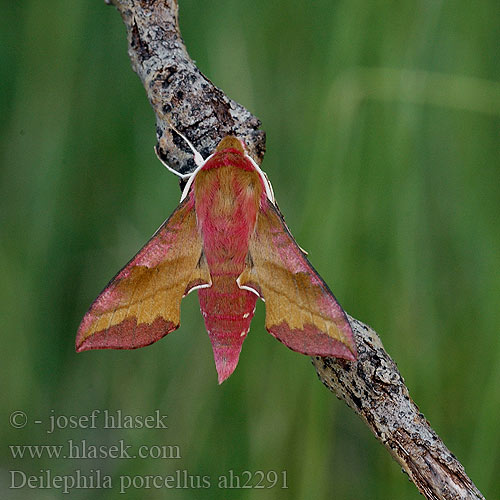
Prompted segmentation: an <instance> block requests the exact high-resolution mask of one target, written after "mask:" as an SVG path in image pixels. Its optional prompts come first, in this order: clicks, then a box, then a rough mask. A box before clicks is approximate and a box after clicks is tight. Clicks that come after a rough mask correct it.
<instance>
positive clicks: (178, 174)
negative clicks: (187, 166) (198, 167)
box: [154, 145, 192, 180]
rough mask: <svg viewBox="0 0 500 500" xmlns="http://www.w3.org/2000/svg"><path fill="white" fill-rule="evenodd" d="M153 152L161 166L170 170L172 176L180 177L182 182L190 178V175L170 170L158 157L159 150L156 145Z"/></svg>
mask: <svg viewBox="0 0 500 500" xmlns="http://www.w3.org/2000/svg"><path fill="white" fill-rule="evenodd" d="M154 150H155V153H156V157H157V158H158V159H159V160H160V162H161V164H162V165H163V166H164V167H165V168H166V169H167V170H170V172H172V173H173V174H175V175H177V176H178V177H180V178H181V179H182V180H186V179H189V177H191V175H192V174H181V173H180V172H178V171H177V170H175V169H174V168H172V167H171V166H170V165H169V164H168V163H167V162H166V161H165V160H164V159H163V158H162V157H161V156H160V150H159V148H158V145H156V146H155V147H154Z"/></svg>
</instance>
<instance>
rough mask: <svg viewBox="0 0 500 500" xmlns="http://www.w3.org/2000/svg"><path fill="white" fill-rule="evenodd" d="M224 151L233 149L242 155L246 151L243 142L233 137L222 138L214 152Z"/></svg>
mask: <svg viewBox="0 0 500 500" xmlns="http://www.w3.org/2000/svg"><path fill="white" fill-rule="evenodd" d="M226 149H235V150H236V151H239V152H240V153H243V154H245V153H246V151H247V147H246V144H245V142H244V141H243V140H242V139H238V138H237V137H235V136H234V135H226V137H224V139H222V140H221V141H220V142H219V144H218V145H217V147H216V148H215V152H216V153H219V152H220V151H224V150H226Z"/></svg>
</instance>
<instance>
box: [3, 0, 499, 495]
mask: <svg viewBox="0 0 500 500" xmlns="http://www.w3.org/2000/svg"><path fill="white" fill-rule="evenodd" d="M179 3H180V18H181V27H182V32H183V37H184V39H185V41H186V44H187V47H188V50H189V51H190V53H191V55H192V57H193V58H194V59H195V60H196V61H197V63H198V65H199V67H200V69H201V70H202V71H203V72H204V73H205V74H206V75H207V76H208V77H209V78H210V79H211V80H212V81H213V82H214V83H215V84H216V85H217V86H219V87H220V88H221V89H223V90H224V91H225V92H226V93H227V94H228V95H230V96H231V97H232V98H234V99H235V100H237V101H239V102H241V103H242V104H243V105H245V106H246V107H247V108H248V109H250V110H251V111H252V112H253V113H254V114H255V115H257V116H258V117H259V118H260V119H261V120H262V122H263V128H264V130H266V132H267V137H268V139H267V151H268V152H267V154H266V157H265V160H264V163H263V168H264V169H265V170H266V171H267V173H268V175H269V177H270V178H271V181H272V182H273V185H274V190H275V192H276V197H277V200H278V202H279V204H280V207H281V209H282V211H283V213H284V214H285V216H286V219H287V222H288V225H289V226H290V228H291V230H292V232H293V234H294V235H295V237H296V238H297V240H298V242H299V244H300V245H301V246H303V247H304V248H306V249H307V250H308V251H309V256H310V259H311V261H312V262H313V264H314V265H315V267H316V268H317V269H318V271H319V272H320V273H321V274H322V276H323V277H324V279H325V280H326V282H327V283H328V284H329V285H330V287H331V288H332V290H333V291H334V293H335V295H336V296H337V298H338V299H339V301H340V302H341V304H342V305H343V307H344V308H345V310H346V311H348V312H349V313H350V314H352V315H353V316H355V317H356V318H358V319H360V320H362V321H364V322H366V323H368V324H370V325H371V326H373V327H374V328H375V329H376V330H377V332H378V333H379V334H380V336H381V338H382V340H383V342H384V344H385V347H386V349H387V350H388V352H389V353H390V354H391V355H392V356H393V358H394V359H395V361H396V362H397V363H398V366H399V368H400V370H401V372H402V374H403V376H404V377H405V380H406V382H407V385H408V387H409V388H410V391H411V394H412V396H413V397H414V399H415V401H416V402H417V404H418V405H419V407H420V409H421V411H422V412H423V413H424V414H425V415H426V417H427V418H428V419H429V420H430V422H431V424H432V425H433V427H434V429H435V430H436V431H437V432H438V434H439V435H440V436H441V437H442V438H443V440H444V442H445V443H446V444H447V446H448V447H449V448H450V449H451V451H452V452H453V453H454V454H455V455H456V456H457V457H458V459H459V460H460V461H461V462H462V463H463V464H464V466H465V468H466V470H467V472H468V473H469V475H470V477H471V478H472V480H473V481H474V482H475V483H476V485H477V486H478V488H479V489H480V490H481V491H482V493H483V494H485V496H486V497H488V496H489V497H490V498H493V497H495V495H498V492H499V491H500V480H499V477H500V476H499V474H498V470H499V468H500V452H499V448H500V427H499V426H498V418H499V414H500V388H499V381H500V338H499V335H498V324H499V322H500V307H499V302H500V272H499V268H500V230H499V222H498V217H499V213H500V175H499V173H500V172H499V170H500V166H499V140H498V139H499V129H500V128H499V115H500V85H499V83H498V82H499V72H500V66H499V62H498V61H499V59H498V56H499V49H498V48H499V43H500V33H499V26H500V10H499V8H500V4H499V3H498V1H497V0H482V1H479V2H470V1H466V0H457V1H454V2H442V1H416V0H415V1H409V0H406V1H398V2H396V1H390V2H382V1H367V0H364V1H357V0H349V1H331V0H320V1H315V2H289V1H287V2H285V1H283V0H279V1H273V2H270V1H268V0H254V1H253V2H234V1H231V0H225V1H213V2H196V1H194V0H180V2H179ZM0 26H1V30H0V32H1V39H2V42H1V44H0V61H1V65H0V72H1V73H0V81H1V87H2V92H1V93H0V103H1V120H0V158H1V185H0V203H1V206H0V214H1V215H0V217H1V222H2V224H1V239H0V269H1V271H0V272H1V280H0V294H1V304H2V306H1V308H2V346H3V348H2V351H3V352H2V363H1V365H2V371H3V376H2V388H1V394H2V408H1V413H2V414H1V422H2V423H1V426H0V433H1V443H2V463H1V468H2V478H1V487H2V495H1V496H2V498H26V499H29V498H37V499H50V498H60V497H61V495H62V493H61V491H60V490H57V489H32V488H31V489H30V488H28V487H27V486H26V487H24V488H19V489H15V490H12V489H9V485H10V481H11V476H10V474H9V473H8V471H9V470H21V471H23V472H24V473H25V474H26V475H29V474H35V475H40V474H42V473H41V472H40V471H41V470H42V471H45V470H51V471H52V474H53V475H57V474H59V475H67V474H74V471H75V470H76V469H80V470H81V471H82V473H86V474H91V473H90V472H89V471H90V470H91V469H92V470H94V471H96V470H97V469H99V470H101V472H102V474H109V475H111V476H112V477H113V486H114V487H113V489H111V490H109V489H105V488H103V489H97V488H94V489H76V490H73V491H72V496H74V498H117V497H120V498H122V497H123V495H120V494H119V483H118V477H119V476H120V475H121V476H130V477H134V476H145V475H147V474H160V475H167V474H173V473H174V471H176V470H181V471H183V470H186V471H188V473H189V474H190V475H193V476H195V475H199V476H203V475H208V476H210V477H211V481H212V485H213V486H212V488H209V489H202V490H196V489H189V488H186V489H172V490H168V489H165V488H163V489H154V488H152V489H146V488H145V487H142V488H141V487H140V478H139V479H137V480H136V483H135V484H136V485H137V487H134V486H131V487H130V488H129V489H128V492H127V498H134V499H135V498H153V499H155V498H167V497H168V498H176V499H177V498H179V499H191V498H214V499H215V498H244V499H254V498H258V499H270V498H283V499H285V498H287V499H288V498H290V499H292V498H293V499H305V498H317V499H326V498H338V499H343V498H346V499H360V500H362V499H370V500H371V499H386V498H404V499H417V498H421V497H420V496H419V494H418V493H417V490H416V489H415V487H414V486H413V485H412V484H411V483H410V482H409V481H408V479H407V478H406V477H405V476H404V475H403V474H402V473H401V470H400V468H399V467H398V466H397V464H396V463H395V462H394V461H393V460H392V459H391V457H390V456H389V454H388V453H387V452H386V450H385V449H384V448H383V447H382V446H381V445H380V444H379V443H378V442H377V441H376V439H375V438H374V437H373V436H372V435H371V434H370V432H369V431H368V429H367V428H366V427H365V426H364V425H363V424H362V423H361V421H360V420H359V418H358V417H356V416H355V415H354V414H353V413H352V412H351V411H350V410H349V409H348V408H347V407H346V406H345V405H344V404H343V403H341V402H339V401H338V400H337V399H336V398H335V397H334V396H333V395H332V394H330V393H329V392H328V391H327V390H326V389H325V388H324V387H323V386H322V385H321V383H320V382H319V381H318V380H317V377H316V374H315V371H314V369H313V367H312V366H311V363H310V360H309V358H307V357H305V356H302V355H299V354H296V353H294V352H291V351H289V350H288V349H286V348H285V347H284V346H283V345H281V344H280V343H279V342H276V341H275V340H274V339H273V338H272V337H271V336H270V335H268V334H267V333H266V332H265V330H264V326H263V325H264V307H263V306H262V305H261V306H259V307H258V310H257V314H256V317H255V319H254V321H253V325H252V330H251V334H250V335H249V337H248V339H247V340H246V342H245V344H244V347H243V351H242V355H241V359H240V363H239V366H238V368H237V369H236V371H235V373H234V374H233V375H232V377H231V378H230V379H229V380H228V381H226V382H225V383H224V384H223V385H222V386H220V387H219V386H218V385H217V378H216V372H215V366H214V362H213V358H212V352H211V348H210V343H209V340H208V336H207V334H206V332H205V331H204V327H203V322H202V318H201V315H200V314H199V310H198V302H197V297H196V295H195V294H192V295H190V296H189V297H188V298H187V299H186V300H184V302H183V306H182V326H181V328H180V330H179V331H177V332H175V333H173V334H171V335H169V336H168V337H167V338H166V339H164V340H162V341H161V342H159V343H157V344H154V345H153V346H151V347H148V348H145V349H140V350H137V351H128V352H120V351H94V352H86V353H82V354H78V355H77V354H76V353H75V351H74V337H75V332H76V329H77V327H78V324H79V321H80V319H81V317H82V315H83V314H84V312H85V311H86V309H87V307H88V306H89V304H90V303H91V301H92V300H93V299H94V298H95V296H96V295H97V294H98V293H99V292H100V291H101V289H102V288H103V286H104V285H105V284H106V283H107V281H108V280H109V279H110V278H111V277H112V276H113V275H114V273H115V272H116V271H117V270H118V269H119V268H121V267H122V265H124V264H125V263H126V262H127V260H128V259H129V258H130V257H131V256H132V255H133V254H134V253H135V252H136V251H137V250H138V249H139V248H140V247H141V246H142V245H143V244H144V243H145V242H146V240H147V239H148V238H149V236H150V235H151V234H152V233H153V232H154V231H155V229H156V228H157V227H158V226H159V225H160V223H161V222H162V221H163V219H165V218H166V217H167V216H168V215H169V214H170V213H171V211H172V210H173V209H174V207H175V206H176V205H177V203H178V199H179V195H180V192H179V189H178V182H177V179H176V178H175V177H174V176H173V175H171V174H170V173H168V172H167V171H166V170H165V169H164V168H163V167H162V166H161V165H160V163H159V162H158V161H157V159H156V158H155V156H154V153H153V145H154V144H155V120H154V115H153V112H152V110H151V108H150V106H149V104H148V101H147V99H146V96H145V92H144V90H143V88H142V85H141V83H140V81H139V79H138V78H137V77H136V75H135V74H134V73H133V72H132V71H131V68H130V63H129V60H128V56H127V45H126V38H125V28H124V26H123V24H122V22H121V19H120V16H119V14H118V13H117V12H116V10H115V9H114V8H113V7H108V6H106V5H105V4H104V2H103V1H100V0H96V1H92V2H90V1H88V0H72V1H71V2H68V1H67V0H66V1H64V0H50V1H49V0H45V1H44V2H40V1H36V0H27V1H24V2H11V1H10V2H8V1H5V0H4V1H2V17H1V19H0ZM92 409H100V410H104V409H108V410H110V411H111V412H115V411H116V410H117V409H121V410H122V412H123V413H124V414H131V415H147V414H149V413H152V412H154V410H155V409H159V410H160V413H162V414H166V415H168V418H167V422H168V425H169V428H168V429H167V430H161V429H156V430H153V429H129V430H126V429H122V430H119V429H115V430H105V429H102V428H98V429H82V428H77V429H59V430H56V431H54V432H53V433H51V434H49V433H47V431H46V430H47V426H48V425H49V423H50V419H49V417H50V416H51V415H59V414H61V415H64V416H70V415H74V416H81V415H88V414H89V413H90V411H91V410H92ZM18 410H19V411H23V412H25V413H26V415H27V417H28V423H27V425H26V426H25V427H24V428H22V429H15V428H13V427H12V426H11V425H9V415H10V414H11V413H12V412H13V411H18ZM34 420H42V424H35V423H34ZM61 422H62V421H61ZM100 427H102V426H100ZM68 439H73V440H74V441H80V440H82V439H86V440H87V444H94V445H102V446H110V445H113V444H116V443H117V442H119V441H120V440H123V441H124V443H126V444H131V445H133V447H134V449H136V448H137V446H139V445H175V446H179V450H180V455H181V458H180V459H177V460H173V459H170V460H168V459H165V460H161V459H153V458H150V459H136V460H126V459H110V458H108V459H99V460H91V459H87V460H63V459H55V458H47V457H44V458H39V459H30V458H26V457H25V458H24V459H21V458H16V459H14V458H13V457H12V454H11V451H10V450H9V448H8V447H7V445H18V444H30V445H34V444H48V445H64V446H66V443H67V440H68ZM231 469H232V470H234V471H235V473H241V471H244V470H247V471H251V472H254V471H256V470H262V471H264V472H267V471H277V472H278V473H279V474H280V478H281V477H282V476H281V471H287V486H288V488H287V489H282V488H280V487H279V486H280V485H281V483H279V484H278V485H277V486H276V487H274V488H272V489H230V490H220V489H218V488H217V487H215V485H216V484H217V478H218V476H220V475H223V474H227V473H228V471H229V470H231ZM17 477H18V478H19V476H17ZM16 481H17V484H19V479H16ZM38 484H40V483H38ZM253 484H255V481H254V483H253Z"/></svg>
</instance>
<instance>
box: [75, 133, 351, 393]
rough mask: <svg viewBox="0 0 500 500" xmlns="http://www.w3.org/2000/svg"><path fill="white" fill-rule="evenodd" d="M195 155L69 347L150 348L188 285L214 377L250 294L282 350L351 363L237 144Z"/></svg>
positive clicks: (231, 352) (243, 332) (243, 320)
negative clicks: (157, 223)
mask: <svg viewBox="0 0 500 500" xmlns="http://www.w3.org/2000/svg"><path fill="white" fill-rule="evenodd" d="M179 135H180V134H179ZM186 141H187V139H186ZM188 144H189V145H190V147H191V148H192V146H191V144H190V143H189V141H188ZM195 161H196V163H197V168H196V170H195V171H194V172H193V173H192V174H188V175H186V176H185V177H186V178H187V183H186V185H185V187H184V190H183V193H182V196H181V200H180V203H179V206H178V207H177V208H176V209H175V210H174V212H173V214H172V215H171V216H170V217H169V218H168V219H167V220H166V221H165V222H164V223H163V224H162V226H161V227H160V228H159V229H158V230H157V231H156V233H155V234H154V235H153V236H152V238H151V239H150V240H149V241H148V243H146V245H145V246H144V247H143V248H142V249H141V250H140V251H139V253H138V254H137V255H136V256H135V257H134V258H133V259H132V260H131V261H130V262H129V263H128V264H127V265H126V266H125V267H124V268H123V269H122V270H121V271H120V272H119V273H118V274H117V275H116V276H115V277H114V278H113V279H112V280H111V281H110V283H109V284H108V285H107V286H106V288H105V289H104V290H103V291H102V293H101V294H100V295H99V296H98V297H97V299H96V300H95V301H94V302H93V304H92V305H91V307H90V309H89V310H88V311H87V313H86V314H85V316H84V318H83V320H82V322H81V324H80V327H79V329H78V333H77V337H76V350H77V351H78V352H80V351H85V350H88V349H134V348H137V347H143V346H147V345H149V344H152V343H153V342H156V341H157V340H159V339H161V338H162V337H164V336H165V335H167V333H170V332H172V331H173V330H175V329H177V328H178V327H179V324H180V304H181V300H182V298H183V297H185V296H186V295H187V294H188V293H189V292H191V291H192V290H198V296H199V300H200V308H201V312H202V315H203V318H204V320H205V326H206V329H207V331H208V335H209V337H210V341H211V343H212V348H213V353H214V358H215V366H216V369H217V374H218V380H219V383H222V382H223V381H224V380H225V379H226V378H227V377H229V376H230V375H231V374H232V373H233V371H234V369H235V368H236V365H237V364H238V359H239V356H240V352H241V347H242V344H243V341H244V340H245V338H246V336H247V334H248V331H249V329H250V322H251V321H252V317H253V315H254V312H255V304H256V301H257V298H261V299H262V300H263V301H264V302H265V307H266V329H267V331H268V332H269V333H271V334H272V335H273V336H274V337H276V338H277V339H278V340H279V341H280V342H282V343H283V344H285V345H286V346H287V347H289V348H290V349H292V350H294V351H297V352H299V353H302V354H307V355H309V356H333V357H338V358H344V359H346V360H350V361H354V360H355V359H356V357H357V354H356V345H355V341H354V336H353V333H352V330H351V327H350V325H349V321H348V320H347V317H346V314H345V312H344V311H343V309H342V308H341V306H340V305H339V303H338V302H337V300H336V299H335V297H334V296H333V294H332V292H331V291H330V289H329V288H328V286H327V285H326V283H325V282H324V281H323V280H322V279H321V277H320V276H319V275H318V273H317V272H316V271H315V270H314V268H313V267H312V265H311V264H310V263H309V261H308V260H307V258H306V254H305V252H304V251H303V250H302V249H301V248H300V247H299V246H298V245H297V243H296V242H295V240H294V238H293V236H292V235H291V234H290V231H289V230H288V228H287V226H286V224H285V222H284V220H283V217H282V215H281V213H280V211H279V210H278V207H277V205H276V202H275V200H274V194H273V190H272V187H271V184H270V182H269V180H268V178H267V176H266V174H265V173H264V172H263V171H262V170H261V169H260V167H259V166H258V165H257V164H256V163H255V161H254V160H253V159H252V158H251V157H250V156H249V155H248V154H247V152H246V147H245V144H244V142H243V141H241V140H240V139H238V138H236V137H233V136H227V137H225V138H224V139H222V140H221V141H220V143H219V145H218V146H217V148H216V149H215V151H214V153H213V154H212V155H210V156H209V157H208V158H207V159H206V160H204V159H203V158H201V155H199V153H195Z"/></svg>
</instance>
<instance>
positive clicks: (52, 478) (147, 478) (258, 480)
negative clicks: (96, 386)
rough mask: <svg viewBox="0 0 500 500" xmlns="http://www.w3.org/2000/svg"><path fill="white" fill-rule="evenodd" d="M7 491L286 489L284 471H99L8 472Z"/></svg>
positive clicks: (122, 491) (48, 470) (121, 491)
mask: <svg viewBox="0 0 500 500" xmlns="http://www.w3.org/2000/svg"><path fill="white" fill-rule="evenodd" d="M9 472H10V485H9V488H10V489H20V488H29V489H54V490H60V491H61V492H62V493H70V492H71V491H72V490H75V489H112V488H117V489H118V491H119V493H127V492H128V491H131V490H139V489H141V490H143V489H144V490H149V489H163V488H165V489H208V488H212V487H216V488H219V489H269V488H274V487H277V488H288V484H287V473H286V470H284V471H280V472H276V471H273V470H269V471H261V470H256V471H253V472H251V471H247V470H244V471H241V472H239V473H237V472H235V471H234V470H229V471H228V472H227V473H225V474H221V475H219V476H217V477H213V478H212V477H211V476H209V475H198V474H190V473H189V472H188V471H187V470H176V471H174V472H173V473H172V474H166V475H160V474H156V475H153V474H145V475H127V474H125V475H120V476H118V477H115V478H113V477H111V476H110V475H108V474H104V473H103V472H102V471H101V470H100V469H90V470H89V471H88V472H82V471H81V470H80V469H77V470H75V471H73V472H72V473H71V474H64V475H61V474H54V473H53V472H52V471H51V470H50V469H46V470H43V469H42V470H40V474H38V475H28V474H26V473H25V472H23V471H20V470H11V471H9Z"/></svg>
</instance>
